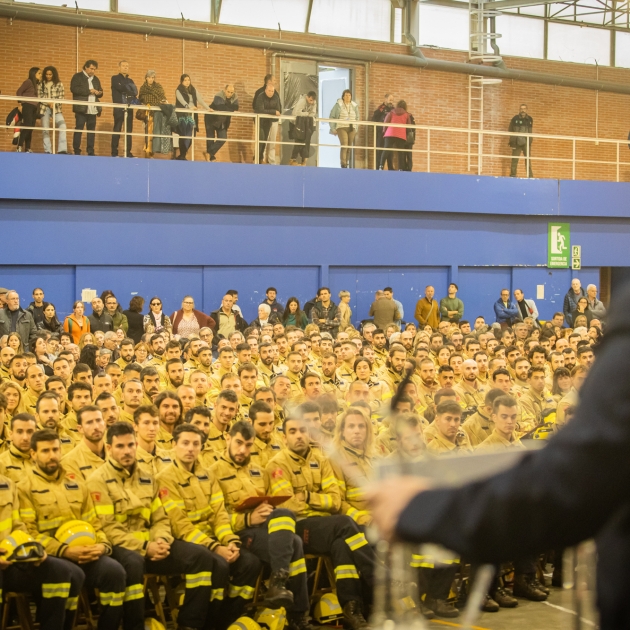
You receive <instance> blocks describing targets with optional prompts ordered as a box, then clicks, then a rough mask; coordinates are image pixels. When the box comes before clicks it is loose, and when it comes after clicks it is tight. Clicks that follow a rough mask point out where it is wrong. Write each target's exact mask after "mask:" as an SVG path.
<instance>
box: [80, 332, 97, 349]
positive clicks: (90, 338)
mask: <svg viewBox="0 0 630 630" xmlns="http://www.w3.org/2000/svg"><path fill="white" fill-rule="evenodd" d="M87 345H94V346H95V345H96V340H95V339H94V335H93V334H92V333H89V332H88V333H83V334H82V335H81V339H79V350H83V348H85V346H87Z"/></svg>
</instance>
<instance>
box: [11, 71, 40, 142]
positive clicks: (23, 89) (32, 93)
mask: <svg viewBox="0 0 630 630" xmlns="http://www.w3.org/2000/svg"><path fill="white" fill-rule="evenodd" d="M41 80H42V71H41V70H40V69H39V68H31V69H30V70H29V71H28V79H26V81H24V83H22V85H20V87H19V88H18V91H17V92H16V94H17V96H23V97H25V98H37V93H38V90H39V87H38V86H39V83H40V81H41ZM18 105H19V106H20V107H21V108H22V124H23V125H24V126H25V127H35V124H36V123H37V110H38V109H39V105H38V104H37V103H36V102H34V101H24V102H23V103H22V102H20V101H18ZM32 137H33V130H32V129H21V130H20V138H19V140H18V148H17V150H18V152H20V151H22V149H24V151H25V152H26V153H32V151H31V138H32Z"/></svg>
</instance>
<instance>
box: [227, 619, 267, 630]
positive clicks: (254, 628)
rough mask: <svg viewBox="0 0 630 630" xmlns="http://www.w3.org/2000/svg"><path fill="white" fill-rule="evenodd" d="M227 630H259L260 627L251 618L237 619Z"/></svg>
mask: <svg viewBox="0 0 630 630" xmlns="http://www.w3.org/2000/svg"><path fill="white" fill-rule="evenodd" d="M228 630H260V626H259V625H258V624H257V623H256V622H255V621H254V620H253V619H252V618H251V617H239V618H238V619H237V620H236V621H233V622H232V623H231V624H230V625H229V626H228Z"/></svg>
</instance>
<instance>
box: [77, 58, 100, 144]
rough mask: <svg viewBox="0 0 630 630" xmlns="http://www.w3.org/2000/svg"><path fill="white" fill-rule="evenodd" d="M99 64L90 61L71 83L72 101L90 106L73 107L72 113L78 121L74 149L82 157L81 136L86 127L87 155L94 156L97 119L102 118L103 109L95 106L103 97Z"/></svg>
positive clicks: (92, 60)
mask: <svg viewBox="0 0 630 630" xmlns="http://www.w3.org/2000/svg"><path fill="white" fill-rule="evenodd" d="M97 68H98V63H97V62H96V61H94V59H89V60H88V61H86V62H85V63H84V64H83V70H82V71H81V72H77V73H76V74H75V75H74V76H73V77H72V81H70V91H71V92H72V99H73V100H75V101H88V103H90V104H89V105H73V106H72V111H73V112H74V116H75V119H76V123H75V128H76V131H75V132H74V137H73V139H72V148H73V149H74V154H75V155H81V136H82V135H83V134H82V130H83V128H84V127H87V130H88V131H87V154H88V155H94V133H91V132H93V131H94V130H95V129H96V117H97V116H100V114H101V108H100V107H97V106H96V105H93V103H98V100H99V98H101V96H103V88H102V87H101V82H100V81H99V78H98V77H97V76H96V74H95V72H96V69H97Z"/></svg>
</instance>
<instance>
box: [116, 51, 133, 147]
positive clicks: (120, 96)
mask: <svg viewBox="0 0 630 630" xmlns="http://www.w3.org/2000/svg"><path fill="white" fill-rule="evenodd" d="M118 70H119V72H118V74H115V75H114V76H113V77H112V101H113V102H114V103H123V104H125V105H133V104H136V105H137V104H138V103H139V102H140V101H139V100H138V88H137V87H136V84H135V83H134V82H133V79H132V78H131V77H130V76H129V62H128V61H125V60H123V61H121V62H119V63H118ZM124 123H125V109H124V108H122V107H117V108H115V109H114V134H113V135H112V157H118V142H119V141H120V133H116V132H120V130H121V129H122V128H123V124H124ZM126 130H127V157H133V155H132V154H131V144H132V142H133V136H132V135H131V134H132V133H133V111H131V110H127V123H126Z"/></svg>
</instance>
